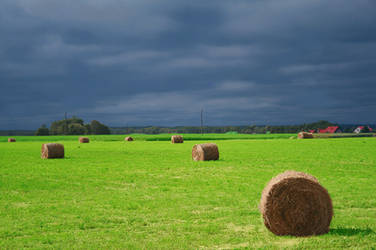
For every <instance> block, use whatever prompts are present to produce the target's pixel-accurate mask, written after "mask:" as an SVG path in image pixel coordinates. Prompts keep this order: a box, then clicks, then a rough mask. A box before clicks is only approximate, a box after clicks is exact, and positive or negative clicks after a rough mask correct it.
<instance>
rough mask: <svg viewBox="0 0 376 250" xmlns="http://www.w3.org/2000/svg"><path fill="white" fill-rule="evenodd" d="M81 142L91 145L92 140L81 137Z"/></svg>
mask: <svg viewBox="0 0 376 250" xmlns="http://www.w3.org/2000/svg"><path fill="white" fill-rule="evenodd" d="M79 142H80V143H89V142H90V139H89V138H87V137H80V139H79Z"/></svg>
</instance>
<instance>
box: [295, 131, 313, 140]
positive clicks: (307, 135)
mask: <svg viewBox="0 0 376 250" xmlns="http://www.w3.org/2000/svg"><path fill="white" fill-rule="evenodd" d="M298 138H299V139H312V138H313V134H312V133H308V132H300V133H299V134H298Z"/></svg>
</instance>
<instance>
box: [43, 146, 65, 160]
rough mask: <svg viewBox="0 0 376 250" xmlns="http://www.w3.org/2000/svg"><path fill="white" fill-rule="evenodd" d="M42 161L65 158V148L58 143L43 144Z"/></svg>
mask: <svg viewBox="0 0 376 250" xmlns="http://www.w3.org/2000/svg"><path fill="white" fill-rule="evenodd" d="M41 158H42V159H52V158H64V146H63V145H62V144H58V143H45V144H42V150H41Z"/></svg>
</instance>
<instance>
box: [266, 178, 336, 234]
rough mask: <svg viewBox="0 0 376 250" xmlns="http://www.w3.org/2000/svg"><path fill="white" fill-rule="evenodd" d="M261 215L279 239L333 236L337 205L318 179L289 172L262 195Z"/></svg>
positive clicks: (275, 179)
mask: <svg viewBox="0 0 376 250" xmlns="http://www.w3.org/2000/svg"><path fill="white" fill-rule="evenodd" d="M260 212H261V214H262V216H263V218H264V224H265V226H266V227H267V228H268V229H269V230H270V231H271V232H273V233H274V234H276V235H293V236H309V235H320V234H325V233H328V232H329V225H330V221H331V220H332V216H333V205H332V200H331V199H330V196H329V193H328V191H327V190H326V189H325V188H324V187H322V186H321V185H320V183H319V182H318V181H317V179H316V178H315V177H313V176H311V175H309V174H306V173H302V172H296V171H286V172H284V173H282V174H279V175H278V176H276V177H274V178H273V179H271V181H270V182H269V183H268V184H267V186H266V187H265V188H264V190H263V191H262V196H261V201H260Z"/></svg>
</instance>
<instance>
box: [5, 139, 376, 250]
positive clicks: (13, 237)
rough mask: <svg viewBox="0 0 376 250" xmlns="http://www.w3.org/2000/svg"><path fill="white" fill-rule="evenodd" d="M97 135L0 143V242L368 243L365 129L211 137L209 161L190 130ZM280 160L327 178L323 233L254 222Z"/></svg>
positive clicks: (178, 245) (371, 156) (375, 210)
mask: <svg viewBox="0 0 376 250" xmlns="http://www.w3.org/2000/svg"><path fill="white" fill-rule="evenodd" d="M232 136H234V135H232ZM235 136H236V135H235ZM105 137H106V136H99V137H98V140H95V139H94V138H95V137H94V138H93V139H92V141H91V142H90V143H89V144H79V143H78V141H77V140H76V139H77V137H69V138H73V139H70V140H68V139H67V138H66V137H56V138H55V137H48V138H49V139H59V140H57V142H59V141H60V142H62V143H64V145H65V151H66V158H65V159H55V160H42V159H40V147H41V144H42V141H45V140H44V138H42V139H43V140H40V141H39V140H38V141H33V140H29V141H26V140H23V138H24V137H22V138H18V139H19V140H18V141H17V142H16V143H7V142H4V143H0V193H1V196H0V222H1V223H0V249H4V248H5V249H6V248H12V249H19V248H24V247H31V248H133V249H139V248H143V249H156V248H158V249H161V248H168V249H192V248H194V249H196V248H208V249H215V248H219V249H234V248H270V249H272V248H285V247H288V248H299V249H301V248H317V249H325V248H334V249H335V248H337V249H339V248H353V249H354V248H365V249H367V248H368V249H369V248H374V247H376V196H375V195H374V190H375V189H376V181H375V180H376V171H375V170H376V154H375V153H376V152H375V151H376V138H347V139H330V140H283V139H275V140H263V139H260V140H248V139H242V140H216V141H215V143H217V144H218V146H219V149H220V160H219V161H215V162H193V161H192V160H191V149H192V146H193V145H194V144H195V143H201V142H203V141H202V140H200V141H190V140H186V141H185V142H184V143H183V144H170V143H168V142H166V141H141V140H139V141H134V142H124V141H121V140H112V139H109V138H108V140H107V139H106V138H105ZM108 137H110V138H118V137H117V136H108ZM123 137H124V136H121V137H119V138H123ZM27 138H29V137H27ZM33 138H34V140H35V138H39V137H33ZM99 138H104V139H100V140H99ZM50 141H54V140H50ZM288 169H293V170H297V171H304V172H308V173H310V174H312V175H314V176H316V177H317V178H318V179H319V181H320V182H321V183H322V184H323V185H324V186H325V187H326V188H327V189H328V191H329V193H330V195H331V197H332V199H333V204H334V213H335V216H334V218H333V221H332V224H331V231H330V233H329V234H327V235H322V236H316V237H307V238H294V237H277V236H275V235H273V234H271V233H270V232H269V231H267V229H266V228H265V227H264V225H263V222H262V219H261V216H260V213H259V212H258V202H259V199H260V196H261V191H262V189H263V188H264V186H265V184H266V183H267V182H268V180H269V179H270V178H271V177H273V176H275V175H277V174H278V173H280V172H283V171H285V170H288Z"/></svg>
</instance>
